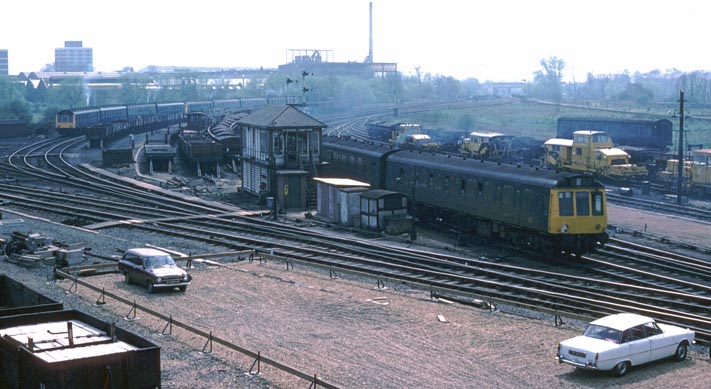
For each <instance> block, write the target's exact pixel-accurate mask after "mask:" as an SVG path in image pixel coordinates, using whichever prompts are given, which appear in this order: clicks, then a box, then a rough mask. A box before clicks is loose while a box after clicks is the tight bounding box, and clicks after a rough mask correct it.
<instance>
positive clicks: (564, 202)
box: [558, 192, 573, 216]
mask: <svg viewBox="0 0 711 389" xmlns="http://www.w3.org/2000/svg"><path fill="white" fill-rule="evenodd" d="M558 210H559V212H560V216H573V192H558Z"/></svg>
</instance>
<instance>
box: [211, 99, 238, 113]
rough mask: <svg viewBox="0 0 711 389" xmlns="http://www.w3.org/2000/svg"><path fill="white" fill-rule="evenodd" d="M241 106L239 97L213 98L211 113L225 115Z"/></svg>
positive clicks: (236, 110)
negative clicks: (227, 98) (230, 98)
mask: <svg viewBox="0 0 711 389" xmlns="http://www.w3.org/2000/svg"><path fill="white" fill-rule="evenodd" d="M240 108H241V101H240V100H239V99H232V100H215V101H214V102H213V105H212V110H213V113H214V114H216V115H226V114H229V113H235V112H238V111H239V110H240Z"/></svg>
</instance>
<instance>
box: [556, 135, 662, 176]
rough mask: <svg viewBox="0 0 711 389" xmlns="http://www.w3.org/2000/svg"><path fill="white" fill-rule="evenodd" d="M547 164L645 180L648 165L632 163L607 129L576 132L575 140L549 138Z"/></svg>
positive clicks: (597, 173)
mask: <svg viewBox="0 0 711 389" xmlns="http://www.w3.org/2000/svg"><path fill="white" fill-rule="evenodd" d="M544 149H545V151H544V153H545V155H544V163H545V165H546V166H549V167H551V168H554V169H560V170H570V171H575V172H586V173H593V174H595V175H598V176H603V177H610V178H614V179H620V180H624V179H643V178H646V177H647V175H648V174H649V173H648V171H647V168H646V167H644V166H638V165H635V164H633V163H631V162H630V155H629V154H628V153H627V152H626V151H624V150H622V149H620V148H616V147H613V144H612V139H610V137H609V136H608V134H607V133H606V132H604V131H588V130H583V131H575V132H574V133H573V139H559V138H554V139H549V140H548V141H546V142H545V143H544Z"/></svg>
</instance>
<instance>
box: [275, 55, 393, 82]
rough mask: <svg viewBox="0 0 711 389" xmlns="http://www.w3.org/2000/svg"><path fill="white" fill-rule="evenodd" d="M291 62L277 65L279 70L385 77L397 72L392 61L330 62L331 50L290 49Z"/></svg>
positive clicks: (322, 74)
mask: <svg viewBox="0 0 711 389" xmlns="http://www.w3.org/2000/svg"><path fill="white" fill-rule="evenodd" d="M289 52H290V54H291V57H292V59H291V62H290V63H287V64H284V65H279V71H281V72H286V73H292V74H297V75H298V74H302V72H305V73H307V74H309V73H310V74H315V75H319V76H330V75H333V76H358V77H362V78H373V77H385V76H386V75H389V74H390V75H395V74H397V63H394V62H375V63H374V62H330V61H329V56H330V52H331V50H311V49H303V50H302V49H299V50H296V49H291V50H289Z"/></svg>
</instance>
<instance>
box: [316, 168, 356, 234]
mask: <svg viewBox="0 0 711 389" xmlns="http://www.w3.org/2000/svg"><path fill="white" fill-rule="evenodd" d="M314 181H315V182H316V196H317V197H316V204H317V206H316V210H317V212H318V216H319V218H321V219H324V220H327V221H331V222H335V223H339V224H343V225H347V226H358V225H360V203H359V199H360V197H359V196H360V193H361V192H364V191H366V190H368V189H369V188H370V184H368V183H365V182H360V181H356V180H351V179H349V178H319V177H316V178H314Z"/></svg>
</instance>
